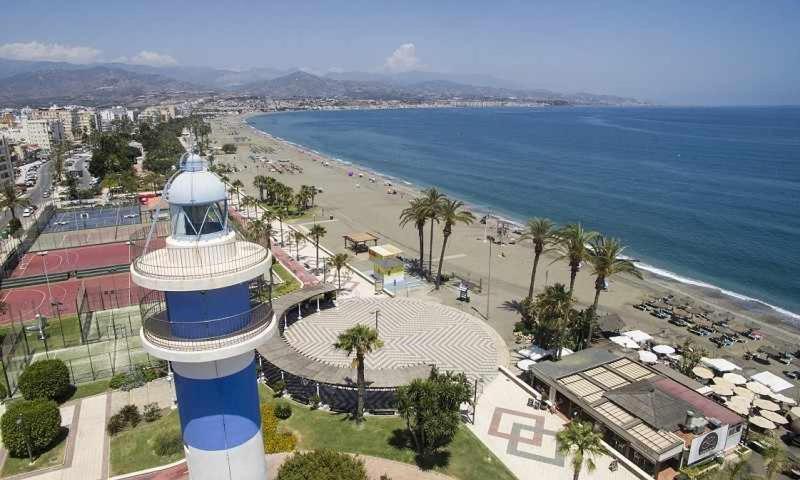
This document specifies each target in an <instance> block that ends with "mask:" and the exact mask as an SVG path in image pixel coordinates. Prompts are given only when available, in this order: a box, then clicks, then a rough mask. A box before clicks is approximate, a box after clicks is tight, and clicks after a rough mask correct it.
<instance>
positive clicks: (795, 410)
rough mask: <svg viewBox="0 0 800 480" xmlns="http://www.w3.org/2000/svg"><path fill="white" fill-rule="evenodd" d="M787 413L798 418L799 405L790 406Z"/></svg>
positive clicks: (799, 413)
mask: <svg viewBox="0 0 800 480" xmlns="http://www.w3.org/2000/svg"><path fill="white" fill-rule="evenodd" d="M789 413H790V414H792V415H794V416H795V417H798V418H800V407H792V409H791V410H789Z"/></svg>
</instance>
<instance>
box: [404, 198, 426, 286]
mask: <svg viewBox="0 0 800 480" xmlns="http://www.w3.org/2000/svg"><path fill="white" fill-rule="evenodd" d="M427 221H428V213H427V212H426V211H425V205H424V204H423V201H422V199H421V198H415V199H412V200H411V202H410V204H409V206H408V207H406V208H404V209H403V211H402V212H400V226H401V227H405V226H406V224H408V223H412V222H413V223H414V226H415V227H416V228H417V234H418V235H419V268H420V270H421V271H422V272H424V271H425V267H424V265H425V222H427Z"/></svg>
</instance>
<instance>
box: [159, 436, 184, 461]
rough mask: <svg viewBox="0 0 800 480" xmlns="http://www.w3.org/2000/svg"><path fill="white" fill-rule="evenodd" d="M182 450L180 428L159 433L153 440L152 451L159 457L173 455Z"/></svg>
mask: <svg viewBox="0 0 800 480" xmlns="http://www.w3.org/2000/svg"><path fill="white" fill-rule="evenodd" d="M182 450H183V437H182V436H181V431H180V430H168V431H166V432H161V433H159V434H158V435H157V436H156V438H155V439H154V440H153V451H154V452H155V453H156V455H158V456H160V457H168V456H170V455H175V454H177V453H180V452H181V451H182Z"/></svg>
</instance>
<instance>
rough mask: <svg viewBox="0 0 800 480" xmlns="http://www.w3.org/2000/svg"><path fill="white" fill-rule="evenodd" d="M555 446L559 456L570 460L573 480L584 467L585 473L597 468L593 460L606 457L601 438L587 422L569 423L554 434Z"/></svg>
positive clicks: (576, 421) (606, 451)
mask: <svg viewBox="0 0 800 480" xmlns="http://www.w3.org/2000/svg"><path fill="white" fill-rule="evenodd" d="M556 445H557V447H556V448H557V449H558V452H559V453H560V454H561V455H563V456H565V457H567V456H569V457H571V458H572V461H571V462H570V463H571V464H572V472H573V473H572V478H573V480H578V476H579V475H580V473H581V470H582V469H583V467H584V466H586V471H587V472H590V473H591V472H593V471H594V470H595V468H597V465H596V464H595V459H597V458H600V457H602V456H604V455H608V450H606V448H605V447H604V446H603V436H602V435H601V434H600V433H599V432H596V431H595V429H594V425H592V424H591V423H589V422H581V421H578V420H573V421H571V422H570V423H569V424H568V425H567V426H566V428H564V429H563V430H561V431H560V432H558V433H557V434H556Z"/></svg>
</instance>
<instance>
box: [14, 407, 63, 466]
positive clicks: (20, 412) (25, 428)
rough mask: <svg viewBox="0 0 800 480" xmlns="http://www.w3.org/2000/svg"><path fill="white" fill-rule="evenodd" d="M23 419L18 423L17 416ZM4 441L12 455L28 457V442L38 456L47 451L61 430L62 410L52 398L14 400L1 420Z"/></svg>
mask: <svg viewBox="0 0 800 480" xmlns="http://www.w3.org/2000/svg"><path fill="white" fill-rule="evenodd" d="M20 418H21V419H22V422H21V423H20V424H19V425H18V424H17V419H20ZM0 427H1V428H2V430H3V444H4V445H5V447H6V449H7V450H8V451H9V453H10V454H11V456H13V457H18V458H23V457H27V456H28V441H30V444H31V449H32V450H33V453H34V455H38V454H39V453H42V452H44V451H45V450H46V449H47V448H48V447H49V446H50V445H52V444H53V442H54V441H55V440H56V438H58V436H59V434H60V433H61V413H60V412H59V411H58V405H57V404H56V402H54V401H52V400H44V399H37V400H20V401H18V402H14V403H11V404H10V405H9V406H8V409H7V410H6V413H5V414H4V415H3V418H2V420H0Z"/></svg>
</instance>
